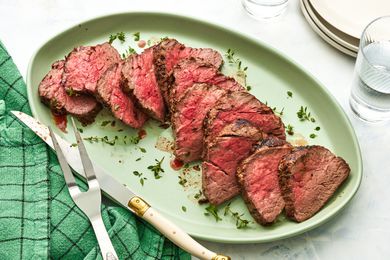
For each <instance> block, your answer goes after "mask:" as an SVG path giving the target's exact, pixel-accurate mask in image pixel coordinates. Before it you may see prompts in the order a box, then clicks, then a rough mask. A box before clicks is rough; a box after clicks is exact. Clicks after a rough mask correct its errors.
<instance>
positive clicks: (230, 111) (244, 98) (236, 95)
mask: <svg viewBox="0 0 390 260" xmlns="http://www.w3.org/2000/svg"><path fill="white" fill-rule="evenodd" d="M237 119H245V120H247V121H249V122H251V123H252V124H253V125H255V126H257V127H259V128H260V129H261V131H263V132H264V133H265V134H267V135H270V136H275V137H278V138H281V139H286V135H285V132H284V125H283V122H282V120H281V119H280V117H278V116H276V115H275V114H274V113H273V111H272V109H271V108H269V107H268V106H266V105H265V104H263V103H261V102H260V101H259V100H258V99H257V98H256V97H255V96H253V95H251V94H250V93H248V92H244V91H240V92H229V93H227V94H226V95H224V96H223V97H221V98H220V99H219V100H218V102H217V103H216V104H215V106H214V108H212V109H211V110H210V111H209V113H208V114H207V117H206V119H205V122H204V128H205V136H206V142H211V141H212V140H214V139H215V136H216V135H218V133H219V132H220V131H221V129H222V128H223V127H224V126H226V125H228V124H231V123H232V122H234V121H235V120H237Z"/></svg>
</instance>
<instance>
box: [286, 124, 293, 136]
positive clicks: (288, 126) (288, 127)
mask: <svg viewBox="0 0 390 260" xmlns="http://www.w3.org/2000/svg"><path fill="white" fill-rule="evenodd" d="M286 132H287V134H289V135H294V127H293V126H292V125H290V124H288V125H287V129H286Z"/></svg>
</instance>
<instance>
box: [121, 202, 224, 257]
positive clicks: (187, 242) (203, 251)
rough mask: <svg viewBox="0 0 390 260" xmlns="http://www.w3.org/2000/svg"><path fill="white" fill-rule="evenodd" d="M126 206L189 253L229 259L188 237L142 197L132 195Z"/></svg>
mask: <svg viewBox="0 0 390 260" xmlns="http://www.w3.org/2000/svg"><path fill="white" fill-rule="evenodd" d="M128 206H129V207H130V208H131V209H132V210H133V211H134V212H135V213H136V214H137V215H138V216H140V217H142V218H143V219H144V220H146V221H147V222H149V223H150V224H152V225H153V226H154V227H155V228H156V229H158V230H159V231H160V232H161V233H162V234H163V235H164V236H166V237H167V238H168V239H169V240H171V241H172V242H173V243H174V244H176V245H177V246H178V247H180V248H182V249H183V250H185V251H187V252H188V253H190V254H191V255H193V256H195V257H198V258H200V259H204V260H230V259H231V258H230V257H229V256H224V255H219V254H217V253H214V252H212V251H210V250H208V249H207V248H205V247H204V246H202V245H201V244H199V243H198V242H197V241H196V240H194V239H193V238H192V237H190V236H189V235H188V234H187V233H186V232H184V231H183V230H182V229H180V228H179V227H177V226H176V225H175V224H173V223H172V222H171V221H169V220H168V219H166V218H165V217H163V216H162V215H161V214H160V213H158V212H157V211H156V210H155V209H153V208H152V207H150V206H149V204H147V203H146V202H145V201H144V200H143V199H141V198H139V197H133V198H132V199H131V200H130V201H129V203H128Z"/></svg>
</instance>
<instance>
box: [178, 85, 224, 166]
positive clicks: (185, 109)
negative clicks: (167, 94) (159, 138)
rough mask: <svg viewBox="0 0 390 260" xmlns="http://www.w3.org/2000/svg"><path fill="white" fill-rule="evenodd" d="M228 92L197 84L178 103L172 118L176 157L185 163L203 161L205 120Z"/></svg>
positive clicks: (212, 86)
mask: <svg viewBox="0 0 390 260" xmlns="http://www.w3.org/2000/svg"><path fill="white" fill-rule="evenodd" d="M226 92H227V90H225V89H223V88H220V87H218V86H215V85H208V84H204V83H203V84H200V83H196V84H194V85H192V87H190V88H188V89H187V91H186V93H185V94H184V95H183V97H182V98H181V99H180V100H179V101H178V103H177V105H176V109H175V112H174V113H173V114H172V116H171V122H172V131H173V135H174V137H175V151H174V153H175V155H176V157H177V158H178V159H180V160H182V161H183V162H192V161H195V160H199V159H201V156H202V152H203V137H204V135H203V127H202V126H203V120H204V118H205V117H206V114H207V112H208V111H209V110H210V109H211V108H212V107H213V106H214V104H215V103H216V102H217V100H218V99H219V98H220V97H221V96H222V95H224V94H226Z"/></svg>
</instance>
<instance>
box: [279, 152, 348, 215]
mask: <svg viewBox="0 0 390 260" xmlns="http://www.w3.org/2000/svg"><path fill="white" fill-rule="evenodd" d="M349 173H350V168H349V166H348V164H347V163H346V162H345V161H344V159H342V158H341V157H337V156H335V155H334V154H332V153H331V152H330V151H329V150H328V149H326V148H324V147H322V146H317V145H314V146H303V147H298V148H294V149H293V150H292V152H291V153H290V154H288V155H286V156H284V157H283V159H282V161H281V162H280V164H279V184H280V188H281V190H282V194H283V198H284V201H285V202H286V207H285V209H286V214H287V216H288V217H290V218H291V219H293V220H295V221H297V222H302V221H304V220H306V219H308V218H310V217H312V216H313V215H314V214H315V213H317V212H318V211H319V210H320V209H321V208H322V207H323V206H324V204H325V203H326V202H327V201H328V200H329V198H330V197H332V195H333V193H334V192H335V191H336V189H337V188H338V187H339V186H340V185H341V183H343V182H344V181H345V180H346V179H347V177H348V175H349Z"/></svg>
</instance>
